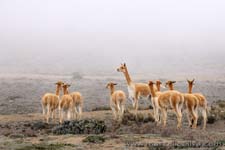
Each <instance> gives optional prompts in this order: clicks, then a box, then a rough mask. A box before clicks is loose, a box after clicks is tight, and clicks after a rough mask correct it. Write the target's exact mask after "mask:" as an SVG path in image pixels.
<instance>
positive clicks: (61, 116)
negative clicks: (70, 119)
mask: <svg viewBox="0 0 225 150" xmlns="http://www.w3.org/2000/svg"><path fill="white" fill-rule="evenodd" d="M59 116H60V117H59V122H60V124H62V122H63V118H64V111H63V110H61V109H59Z"/></svg>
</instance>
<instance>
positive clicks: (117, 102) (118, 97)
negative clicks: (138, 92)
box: [106, 82, 126, 120]
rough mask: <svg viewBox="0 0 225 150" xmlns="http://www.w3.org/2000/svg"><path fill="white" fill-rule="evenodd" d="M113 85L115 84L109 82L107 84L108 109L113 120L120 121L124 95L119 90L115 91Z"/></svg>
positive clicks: (124, 100) (123, 106) (124, 99)
mask: <svg viewBox="0 0 225 150" xmlns="http://www.w3.org/2000/svg"><path fill="white" fill-rule="evenodd" d="M115 85H117V84H116V83H112V82H110V83H108V84H107V86H106V88H108V89H109V90H110V107H111V109H112V112H113V115H114V119H115V120H122V118H123V114H124V109H125V102H126V95H125V93H124V92H123V91H121V90H117V91H115Z"/></svg>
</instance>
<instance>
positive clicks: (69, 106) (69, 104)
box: [59, 84, 74, 123]
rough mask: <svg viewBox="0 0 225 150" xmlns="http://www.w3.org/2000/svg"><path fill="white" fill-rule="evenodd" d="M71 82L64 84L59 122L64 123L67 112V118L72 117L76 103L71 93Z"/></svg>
mask: <svg viewBox="0 0 225 150" xmlns="http://www.w3.org/2000/svg"><path fill="white" fill-rule="evenodd" d="M69 87H70V85H69V84H64V85H63V93H64V95H63V96H62V97H61V100H60V102H59V122H60V123H62V122H63V120H64V118H65V113H66V114H67V119H68V120H70V119H71V113H72V112H73V108H74V103H73V98H72V97H71V96H70V95H69V91H68V88H69Z"/></svg>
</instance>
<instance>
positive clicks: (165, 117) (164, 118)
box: [161, 108, 167, 127]
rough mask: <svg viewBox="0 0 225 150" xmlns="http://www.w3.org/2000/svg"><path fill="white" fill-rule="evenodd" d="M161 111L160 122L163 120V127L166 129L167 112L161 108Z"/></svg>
mask: <svg viewBox="0 0 225 150" xmlns="http://www.w3.org/2000/svg"><path fill="white" fill-rule="evenodd" d="M161 111H162V116H163V117H162V118H163V119H162V120H163V127H166V120H167V112H166V109H165V108H162V109H161Z"/></svg>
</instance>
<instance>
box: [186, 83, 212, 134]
mask: <svg viewBox="0 0 225 150" xmlns="http://www.w3.org/2000/svg"><path fill="white" fill-rule="evenodd" d="M194 81H195V80H194V79H193V80H191V81H190V80H187V82H188V93H190V94H193V95H194V96H196V97H197V98H198V101H199V108H200V110H201V113H202V116H203V121H204V124H203V130H204V129H205V128H206V123H207V112H208V108H207V105H208V104H207V103H208V102H207V100H206V98H205V96H204V95H202V94H201V93H192V88H193V85H194Z"/></svg>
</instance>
